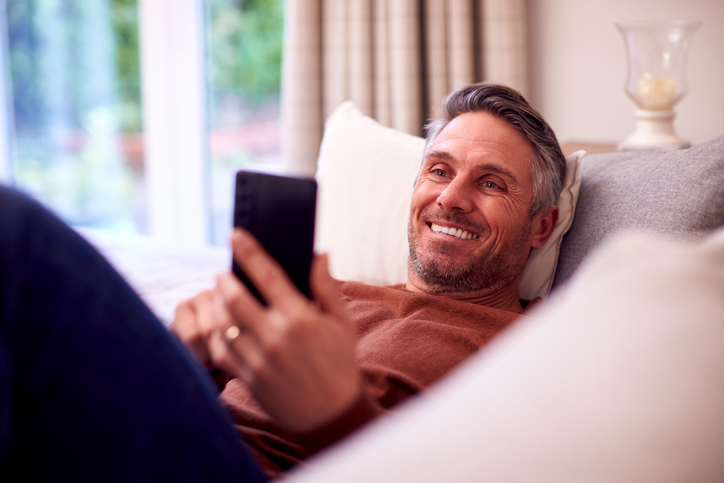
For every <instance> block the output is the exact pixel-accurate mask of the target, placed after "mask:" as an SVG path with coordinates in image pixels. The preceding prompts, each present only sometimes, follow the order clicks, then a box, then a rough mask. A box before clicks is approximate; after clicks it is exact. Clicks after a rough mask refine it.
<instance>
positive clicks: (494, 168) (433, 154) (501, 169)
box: [424, 151, 518, 181]
mask: <svg viewBox="0 0 724 483" xmlns="http://www.w3.org/2000/svg"><path fill="white" fill-rule="evenodd" d="M428 159H432V160H434V161H452V160H454V158H453V156H452V155H451V154H450V153H448V152H447V151H430V152H428V153H427V154H426V155H425V159H424V162H427V160H428ZM478 169H479V170H480V171H490V172H493V173H497V174H500V175H502V176H506V177H508V178H510V179H513V180H516V181H517V180H518V178H517V177H516V176H515V175H514V174H513V172H512V171H510V170H509V169H508V168H506V167H505V166H500V165H499V164H492V163H485V164H482V165H480V166H478Z"/></svg>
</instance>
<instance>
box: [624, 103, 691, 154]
mask: <svg viewBox="0 0 724 483" xmlns="http://www.w3.org/2000/svg"><path fill="white" fill-rule="evenodd" d="M675 116H676V114H674V111H673V110H664V111H652V110H648V109H636V129H635V130H634V133H633V134H631V135H630V136H629V137H627V138H626V140H625V141H622V142H620V143H619V144H618V149H619V151H641V150H664V151H668V150H673V149H685V148H688V147H691V143H690V142H689V141H686V140H684V139H682V138H680V137H679V136H678V135H677V134H676V133H675V132H674V117H675Z"/></svg>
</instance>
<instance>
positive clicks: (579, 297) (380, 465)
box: [84, 103, 724, 482]
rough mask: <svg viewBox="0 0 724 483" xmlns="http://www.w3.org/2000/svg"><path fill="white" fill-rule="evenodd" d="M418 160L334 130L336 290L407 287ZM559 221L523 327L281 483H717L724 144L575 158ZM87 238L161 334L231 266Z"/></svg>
mask: <svg viewBox="0 0 724 483" xmlns="http://www.w3.org/2000/svg"><path fill="white" fill-rule="evenodd" d="M423 147H424V140H423V139H421V138H419V137H416V136H411V135H409V134H405V133H402V132H399V131H396V130H394V129H391V128H388V127H385V126H382V125H380V124H378V123H377V122H376V121H374V120H373V119H371V118H369V117H367V116H365V115H363V114H362V113H361V112H359V111H358V110H357V109H356V108H355V106H354V105H352V104H351V103H345V104H343V105H341V106H340V107H339V108H338V109H337V110H336V111H335V112H334V113H333V114H332V115H331V116H330V118H329V119H328V121H327V124H326V127H325V135H324V140H323V142H322V146H321V149H320V157H319V163H318V171H317V174H316V176H317V180H318V182H319V198H318V212H317V235H316V236H317V238H316V247H317V249H318V250H320V251H326V252H328V253H329V254H330V269H331V270H332V274H333V276H335V277H338V278H342V279H355V280H360V281H365V282H368V283H373V284H393V283H400V282H402V281H404V277H405V274H406V256H407V241H406V227H407V217H408V209H409V197H410V194H411V192H412V186H413V182H414V179H415V175H416V173H417V169H418V168H419V162H420V156H421V154H422V149H423ZM560 207H561V216H560V219H559V222H558V225H557V227H556V230H555V232H554V235H553V236H552V237H551V239H550V240H549V242H548V243H547V244H546V245H545V246H544V247H541V248H540V249H538V250H537V251H536V252H535V253H533V254H532V256H531V260H529V263H528V265H527V266H526V271H525V272H524V277H523V280H522V281H521V287H520V289H521V295H522V296H523V298H528V299H531V298H533V297H537V296H542V297H544V298H547V302H546V303H544V304H542V306H538V307H536V308H535V309H534V310H533V311H532V312H531V316H532V317H531V320H530V321H527V322H525V323H520V324H517V325H515V326H514V327H513V328H512V329H510V330H508V331H506V332H505V333H504V334H503V335H502V336H501V337H499V338H498V339H496V340H495V341H494V342H493V344H492V345H491V346H489V347H488V348H486V349H485V350H483V351H481V352H480V353H479V354H478V355H477V356H475V357H474V358H472V360H470V361H469V362H467V363H465V364H464V365H463V366H462V367H461V368H460V369H458V370H456V371H455V372H454V373H453V374H451V375H450V376H449V377H448V378H446V379H445V380H444V381H442V382H441V383H439V384H438V385H436V386H435V387H433V388H432V389H431V390H430V391H429V392H428V393H426V394H424V395H422V396H421V397H419V398H416V399H415V400H414V401H412V402H410V403H406V404H405V405H403V407H402V408H401V409H400V410H399V411H398V412H396V413H395V414H394V415H391V416H388V417H386V418H383V419H382V420H380V421H378V422H376V423H374V424H372V425H370V426H369V427H367V428H365V429H363V430H362V431H360V432H359V433H357V434H356V435H354V436H352V437H350V438H348V439H347V440H346V441H344V442H342V443H341V444H339V445H337V446H335V447H334V448H331V449H330V450H328V451H326V452H324V453H322V454H321V455H320V456H319V457H318V458H316V459H315V460H314V461H313V462H312V464H310V465H309V466H308V467H305V468H301V469H299V470H296V471H294V472H293V473H292V474H291V475H290V477H289V481H297V482H306V481H309V482H325V481H329V482H333V481H335V482H336V481H360V482H362V481H394V482H400V481H411V482H412V481H415V482H419V481H496V482H500V481H556V482H560V481H659V482H660V481H672V482H673V481H724V459H722V458H721V455H722V454H724V411H722V409H721V408H724V136H722V137H718V138H716V139H713V140H711V141H709V142H707V143H703V144H701V145H697V146H694V147H692V148H689V149H686V150H680V151H633V152H616V153H609V154H592V155H586V154H585V152H577V153H574V154H572V155H571V156H569V157H568V158H567V177H566V183H565V187H564V190H563V192H562V194H561V201H560ZM84 234H85V235H86V236H87V237H88V238H89V239H90V240H91V242H92V243H94V244H96V246H98V247H99V248H100V249H101V251H102V252H104V253H105V254H106V255H107V256H108V258H110V259H111V261H112V262H113V263H115V264H116V266H117V267H118V268H119V270H120V271H121V272H122V273H123V274H124V275H126V277H127V278H128V279H129V281H130V282H131V284H132V285H134V286H135V287H136V288H137V290H138V291H139V293H140V294H141V296H142V297H143V298H145V299H146V301H147V302H148V303H149V305H150V306H151V307H152V308H153V309H154V310H156V312H157V313H158V314H159V316H160V317H161V319H162V320H164V321H166V322H170V320H171V318H172V317H173V307H174V306H175V303H177V302H178V301H179V300H181V299H182V298H185V297H187V296H191V295H193V294H194V293H195V292H196V291H198V290H200V289H202V288H207V287H210V286H212V285H213V276H214V274H215V273H216V272H217V271H219V270H224V269H227V267H228V265H229V260H230V254H229V252H228V250H227V249H225V248H212V247H209V248H206V249H203V250H200V249H198V248H194V247H178V246H176V247H175V248H174V249H171V250H170V249H169V246H168V244H165V243H161V242H153V241H144V240H141V239H138V238H136V239H133V240H131V239H126V240H118V239H114V238H111V237H108V236H106V235H103V234H102V233H98V232H92V231H87V230H86V231H84ZM151 260H153V262H152V263H155V264H156V265H155V266H154V267H155V268H154V269H152V270H149V261H151ZM181 260H183V263H180V261H181ZM179 267H181V268H179ZM181 274H183V275H181ZM149 278H150V279H149Z"/></svg>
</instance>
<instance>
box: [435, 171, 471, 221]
mask: <svg viewBox="0 0 724 483" xmlns="http://www.w3.org/2000/svg"><path fill="white" fill-rule="evenodd" d="M470 190H471V187H470V186H469V183H466V182H465V180H464V179H461V178H454V179H453V180H452V181H451V182H450V183H448V184H447V186H446V187H445V189H444V190H442V193H440V195H439V196H438V197H437V204H438V205H439V206H440V207H442V208H443V209H445V210H447V211H459V212H461V213H469V212H470V211H471V210H472V208H473V201H472V198H471V196H472V193H471V191H470Z"/></svg>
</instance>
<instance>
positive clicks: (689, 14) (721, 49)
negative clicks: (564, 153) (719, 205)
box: [528, 0, 724, 144]
mask: <svg viewBox="0 0 724 483" xmlns="http://www.w3.org/2000/svg"><path fill="white" fill-rule="evenodd" d="M528 8H529V22H530V36H529V43H530V52H531V84H530V85H531V90H530V95H529V97H530V101H531V103H532V104H533V105H534V107H535V108H536V109H538V110H539V111H540V112H541V114H543V116H545V117H546V119H548V121H549V122H550V124H551V125H552V126H553V128H554V130H555V131H556V133H557V134H558V137H559V140H560V141H561V142H566V141H574V140H587V141H604V142H610V141H613V142H618V141H620V140H622V139H623V138H625V137H626V136H628V135H629V134H630V133H631V132H632V131H633V127H634V113H633V110H634V103H633V102H632V101H631V100H630V99H629V98H628V96H627V95H626V94H625V93H624V90H623V89H624V87H623V86H624V82H625V80H626V70H627V68H626V50H625V46H624V42H623V37H622V36H621V34H620V33H619V32H618V30H617V29H616V28H615V26H614V22H617V21H625V20H702V21H703V22H704V23H703V25H702V27H701V28H700V29H699V31H698V32H697V33H696V34H695V36H694V38H693V40H692V42H691V43H690V50H689V56H688V66H687V80H688V84H689V94H688V95H687V96H686V97H684V98H683V100H682V101H680V102H679V104H678V105H677V106H676V108H675V110H676V113H677V118H676V120H675V127H676V131H677V133H678V134H679V135H680V136H682V137H683V138H685V139H688V140H690V141H692V142H693V143H695V144H697V143H701V142H704V141H707V140H709V139H711V138H714V137H716V136H719V135H722V134H724V1H723V0H528Z"/></svg>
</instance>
